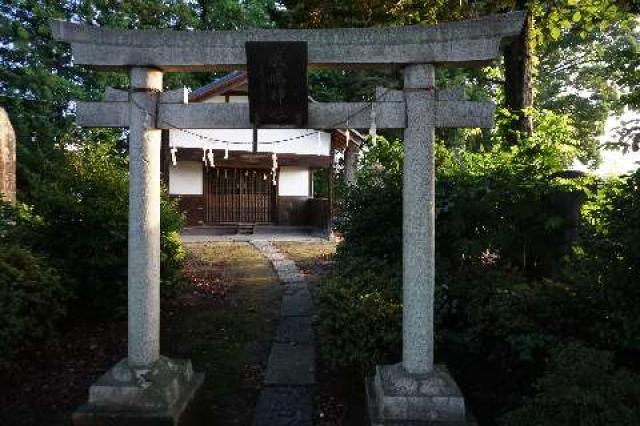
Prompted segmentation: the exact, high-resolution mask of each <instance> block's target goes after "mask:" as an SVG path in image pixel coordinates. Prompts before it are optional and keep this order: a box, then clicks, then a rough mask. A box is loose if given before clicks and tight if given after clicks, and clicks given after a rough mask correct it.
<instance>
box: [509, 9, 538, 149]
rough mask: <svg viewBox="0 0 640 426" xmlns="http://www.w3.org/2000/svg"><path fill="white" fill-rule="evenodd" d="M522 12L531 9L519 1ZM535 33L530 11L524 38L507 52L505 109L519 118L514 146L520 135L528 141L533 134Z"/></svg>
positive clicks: (511, 139) (511, 135) (515, 122)
mask: <svg viewBox="0 0 640 426" xmlns="http://www.w3.org/2000/svg"><path fill="white" fill-rule="evenodd" d="M518 8H519V9H525V8H527V5H526V0H525V1H522V0H521V1H518ZM527 10H528V9H527ZM533 30H534V19H533V15H532V14H531V12H530V11H528V13H527V19H526V21H525V27H524V29H523V31H522V34H521V35H520V36H519V37H518V38H516V39H515V40H513V42H512V43H511V44H510V45H508V46H507V47H505V49H504V68H505V83H504V92H505V106H506V108H507V109H508V110H509V111H510V112H511V114H513V115H514V117H515V118H514V120H513V121H512V122H511V130H512V131H511V132H509V133H508V136H507V141H508V142H509V144H511V145H515V144H517V143H518V133H520V134H521V135H522V136H525V137H526V136H530V135H531V133H533V119H532V117H531V115H530V114H529V113H528V112H527V110H528V109H530V108H532V107H533V61H532V59H533V51H532V47H531V37H533Z"/></svg>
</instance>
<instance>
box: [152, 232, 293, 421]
mask: <svg viewBox="0 0 640 426" xmlns="http://www.w3.org/2000/svg"><path fill="white" fill-rule="evenodd" d="M187 249H188V252H189V262H188V264H189V265H191V266H190V267H191V269H192V270H188V271H187V273H188V275H189V276H190V277H191V280H190V284H188V285H187V286H186V288H185V289H183V291H182V292H181V294H180V295H179V296H178V297H177V298H176V299H175V301H174V302H169V306H167V309H165V310H164V318H163V336H162V340H161V341H162V342H163V353H166V354H167V355H169V356H171V357H176V358H178V357H185V358H191V360H192V362H193V365H194V369H195V370H196V371H201V372H204V373H205V374H206V381H205V385H204V386H205V388H204V390H203V399H204V402H205V404H206V410H207V413H208V416H209V418H210V420H212V421H213V420H215V424H216V425H250V424H251V422H252V419H253V412H254V408H255V404H256V399H257V395H258V391H259V389H260V388H261V387H262V382H263V377H264V370H265V367H266V362H267V358H268V356H269V349H270V342H271V336H272V333H273V329H274V327H275V325H276V320H277V318H278V313H279V305H280V297H281V288H280V287H279V285H278V284H277V281H276V279H275V276H274V274H273V271H272V269H271V266H270V264H269V262H268V261H267V260H266V259H265V258H264V257H263V256H262V255H261V254H260V253H259V252H258V251H257V250H256V249H255V248H254V247H252V246H251V245H249V244H247V243H231V242H229V243H227V242H221V243H213V244H190V245H187ZM212 280H213V281H214V285H216V286H221V287H224V290H223V291H222V290H221V291H213V290H211V289H210V288H209V289H208V291H206V292H202V291H200V290H201V288H202V287H203V285H204V286H206V285H207V282H208V281H212ZM203 281H204V284H203Z"/></svg>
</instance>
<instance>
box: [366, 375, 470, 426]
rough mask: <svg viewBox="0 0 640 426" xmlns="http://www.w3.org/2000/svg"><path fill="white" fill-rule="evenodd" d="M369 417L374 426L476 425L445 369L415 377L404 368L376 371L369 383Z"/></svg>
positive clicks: (367, 389)
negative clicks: (468, 414) (469, 416)
mask: <svg viewBox="0 0 640 426" xmlns="http://www.w3.org/2000/svg"><path fill="white" fill-rule="evenodd" d="M366 391H367V404H368V410H369V417H370V420H371V424H372V425H373V426H390V425H397V426H400V425H412V426H427V425H429V426H430V425H434V426H435V425H438V426H445V425H446V426H449V425H450V426H454V425H456V426H458V425H460V426H463V425H465V426H467V425H473V424H475V422H473V421H471V420H470V419H469V418H468V416H467V414H466V410H465V404H464V398H463V397H462V393H461V392H460V389H459V388H458V386H457V385H456V383H455V382H454V381H453V378H452V377H451V375H450V374H449V372H448V371H447V369H446V368H445V367H444V366H442V365H435V366H434V369H433V371H432V372H431V373H429V374H425V375H419V376H418V375H412V374H409V373H407V371H406V370H405V369H404V368H403V366H402V364H395V365H384V366H377V367H376V374H375V376H374V377H370V378H368V379H367V381H366Z"/></svg>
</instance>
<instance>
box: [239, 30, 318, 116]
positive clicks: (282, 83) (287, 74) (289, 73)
mask: <svg viewBox="0 0 640 426" xmlns="http://www.w3.org/2000/svg"><path fill="white" fill-rule="evenodd" d="M245 49H246V52H247V71H248V74H249V110H250V120H251V123H252V124H253V125H254V126H262V125H267V124H275V125H281V126H297V127H304V126H305V125H306V124H307V117H308V90H307V43H306V42H297V41H286V42H285V41H249V42H246V44H245Z"/></svg>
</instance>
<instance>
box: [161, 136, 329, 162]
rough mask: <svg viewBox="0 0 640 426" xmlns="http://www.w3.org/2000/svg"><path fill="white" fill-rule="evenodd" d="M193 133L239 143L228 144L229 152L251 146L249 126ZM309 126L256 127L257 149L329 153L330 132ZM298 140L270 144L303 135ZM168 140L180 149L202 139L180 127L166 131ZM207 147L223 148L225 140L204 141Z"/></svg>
mask: <svg viewBox="0 0 640 426" xmlns="http://www.w3.org/2000/svg"><path fill="white" fill-rule="evenodd" d="M192 131H193V132H195V133H197V134H199V135H203V136H206V137H210V138H214V139H219V140H225V141H227V140H228V141H234V142H235V141H237V142H241V143H240V144H230V145H229V150H230V151H245V152H251V151H252V149H253V148H252V147H253V130H252V129H195V130H192ZM315 132H316V131H315V130H310V129H258V151H259V152H276V153H278V154H283V153H288V154H300V155H324V156H328V155H330V154H331V134H329V133H327V132H320V133H315ZM308 133H314V134H313V135H310V136H306V137H304V138H301V139H296V140H292V141H288V142H283V143H277V144H270V143H269V142H271V141H275V140H282V139H286V138H290V137H294V136H301V135H306V134H308ZM169 138H170V139H169V140H170V141H171V143H172V144H173V145H174V146H175V147H176V148H178V149H180V148H202V143H203V141H202V140H201V139H199V138H197V137H195V136H194V135H192V134H189V133H185V132H181V131H180V130H176V129H171V130H169ZM205 143H206V144H207V147H209V148H213V149H225V148H226V147H227V144H226V143H223V142H208V141H205Z"/></svg>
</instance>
